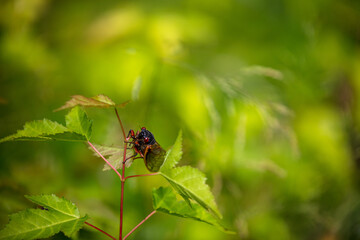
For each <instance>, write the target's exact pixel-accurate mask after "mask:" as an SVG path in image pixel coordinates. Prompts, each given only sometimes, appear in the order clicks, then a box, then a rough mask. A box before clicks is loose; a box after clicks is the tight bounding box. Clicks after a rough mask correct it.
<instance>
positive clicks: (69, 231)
mask: <svg viewBox="0 0 360 240" xmlns="http://www.w3.org/2000/svg"><path fill="white" fill-rule="evenodd" d="M26 197H27V198H28V199H29V200H31V201H32V202H34V203H36V204H39V205H40V206H42V207H44V208H45V209H26V210H24V211H21V212H19V213H15V214H12V215H10V222H9V223H8V224H7V225H6V226H5V228H4V229H2V230H1V231H0V239H9V240H10V239H13V240H16V239H19V240H20V239H27V240H31V239H40V238H48V237H51V236H53V235H54V234H56V233H58V232H60V231H62V232H63V233H64V234H65V235H66V236H68V237H71V236H72V235H73V234H75V233H76V232H77V231H78V230H79V229H80V228H81V227H82V226H83V224H84V222H85V221H86V219H87V216H84V217H81V216H80V213H79V210H78V208H77V207H76V206H75V205H74V204H73V203H72V202H70V201H68V200H66V199H64V198H59V197H57V196H55V195H40V196H26Z"/></svg>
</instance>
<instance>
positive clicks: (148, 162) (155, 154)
mask: <svg viewBox="0 0 360 240" xmlns="http://www.w3.org/2000/svg"><path fill="white" fill-rule="evenodd" d="M165 155H166V151H165V150H164V149H163V148H162V147H161V146H160V145H159V144H158V143H155V144H154V145H152V146H150V148H149V149H148V151H147V152H146V154H145V156H144V161H145V166H146V168H147V169H148V170H149V171H150V172H158V171H159V170H160V167H161V166H162V164H163V163H164V160H165Z"/></svg>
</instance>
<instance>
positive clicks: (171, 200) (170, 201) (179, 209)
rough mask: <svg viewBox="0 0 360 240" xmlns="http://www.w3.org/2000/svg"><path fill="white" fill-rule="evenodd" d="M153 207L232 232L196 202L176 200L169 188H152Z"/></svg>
mask: <svg viewBox="0 0 360 240" xmlns="http://www.w3.org/2000/svg"><path fill="white" fill-rule="evenodd" d="M153 208H154V209H155V210H157V211H160V212H164V213H167V214H170V215H175V216H178V217H183V218H191V219H194V220H196V221H200V222H205V223H208V224H210V225H213V226H215V227H217V228H218V229H219V230H221V231H223V232H225V233H230V234H234V232H232V231H230V230H229V229H227V228H225V227H224V226H223V225H222V224H221V223H220V222H219V220H218V219H217V218H216V217H214V216H213V215H212V214H210V213H209V212H208V211H206V210H205V209H204V208H203V207H201V206H200V205H198V204H196V203H193V202H192V203H191V206H189V205H188V204H187V203H186V202H184V201H178V200H177V199H176V195H175V193H174V191H173V190H172V189H171V188H164V187H160V188H158V189H154V190H153Z"/></svg>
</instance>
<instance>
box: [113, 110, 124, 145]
mask: <svg viewBox="0 0 360 240" xmlns="http://www.w3.org/2000/svg"><path fill="white" fill-rule="evenodd" d="M115 113H116V117H117V119H118V121H119V123H120V126H121V131H122V133H123V136H124V140H125V139H126V135H125V130H124V126H123V124H122V122H121V119H120V116H119V113H118V111H117V109H116V108H115Z"/></svg>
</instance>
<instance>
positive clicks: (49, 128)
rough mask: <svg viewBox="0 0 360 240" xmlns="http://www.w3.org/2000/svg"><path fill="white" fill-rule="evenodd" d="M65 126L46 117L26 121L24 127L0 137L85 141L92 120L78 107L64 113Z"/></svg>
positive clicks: (2, 140) (30, 139)
mask: <svg viewBox="0 0 360 240" xmlns="http://www.w3.org/2000/svg"><path fill="white" fill-rule="evenodd" d="M65 118H66V127H65V126H63V125H61V124H59V123H57V122H53V121H50V120H48V119H43V120H36V121H32V122H27V123H25V125H24V129H22V130H18V131H17V133H15V134H13V135H10V136H7V137H4V138H2V139H0V143H1V142H6V141H49V140H58V141H87V140H89V139H90V135H91V129H92V120H90V119H88V117H87V115H86V113H85V112H84V111H83V110H82V109H81V108H79V107H77V108H74V109H72V110H71V111H70V112H69V113H68V114H67V115H66V117H65Z"/></svg>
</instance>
